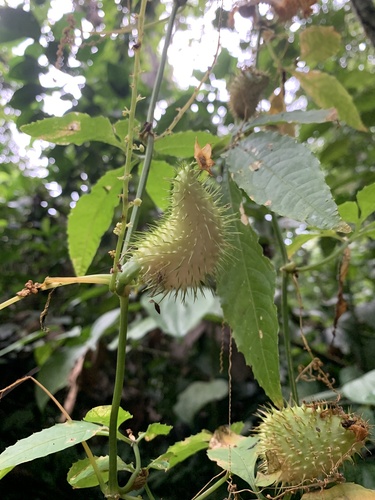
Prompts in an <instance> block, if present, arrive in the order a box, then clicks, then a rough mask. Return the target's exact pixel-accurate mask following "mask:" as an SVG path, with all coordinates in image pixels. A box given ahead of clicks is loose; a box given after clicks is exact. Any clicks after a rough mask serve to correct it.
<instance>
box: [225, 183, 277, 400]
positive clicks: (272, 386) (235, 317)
mask: <svg viewBox="0 0 375 500" xmlns="http://www.w3.org/2000/svg"><path fill="white" fill-rule="evenodd" d="M224 187H225V193H224V194H225V196H224V200H225V201H226V202H227V203H228V204H229V206H230V207H231V210H232V211H233V214H235V216H236V220H235V224H234V225H235V227H234V233H233V237H232V249H231V254H232V255H233V261H232V262H229V263H228V264H227V265H226V266H225V268H224V269H223V271H222V272H221V274H220V276H219V279H218V287H217V291H218V295H219V297H220V300H221V305H222V308H223V311H224V316H225V318H226V320H227V321H228V323H229V325H230V326H231V328H232V329H233V337H234V339H235V342H236V345H237V347H238V350H239V351H241V352H242V353H243V355H244V356H245V360H246V363H247V364H248V365H249V366H251V367H252V369H253V372H254V376H255V378H256V379H257V381H258V383H259V385H260V386H261V387H263V389H264V391H265V392H266V394H267V395H268V396H269V398H270V399H271V400H272V401H273V403H274V404H275V405H276V406H278V407H281V406H282V405H283V398H282V395H281V387H280V373H279V354H278V321H277V314H276V307H275V305H274V303H273V298H274V293H275V278H276V273H275V270H274V268H273V266H272V265H271V263H270V261H269V260H268V259H267V258H266V257H264V256H263V252H262V248H261V246H260V245H259V243H258V238H257V235H256V234H255V232H254V231H253V230H252V228H251V227H250V226H249V225H244V224H243V223H242V222H241V219H240V216H241V214H240V210H241V203H242V194H241V192H240V190H239V189H238V188H237V186H236V185H235V184H234V182H232V181H230V182H229V185H228V183H227V182H226V181H224Z"/></svg>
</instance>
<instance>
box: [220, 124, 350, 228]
mask: <svg viewBox="0 0 375 500" xmlns="http://www.w3.org/2000/svg"><path fill="white" fill-rule="evenodd" d="M228 163H229V170H230V172H231V173H232V174H233V179H234V180H235V182H236V183H237V184H238V186H239V187H241V188H242V189H243V190H244V191H245V192H246V193H247V195H248V196H249V197H250V198H251V199H252V200H254V201H255V202H256V203H259V204H261V205H263V204H264V205H265V206H267V207H269V208H270V209H271V210H273V211H274V212H276V213H278V214H279V215H284V216H287V217H290V218H292V219H296V220H298V221H306V222H307V223H308V224H309V225H310V226H313V227H319V228H321V229H336V230H341V231H343V230H344V231H345V229H346V228H345V225H343V224H342V223H340V219H339V217H338V213H337V207H336V204H335V203H334V201H333V199H332V196H331V194H330V192H329V188H328V186H327V184H326V183H325V180H324V175H323V172H321V170H320V169H319V162H318V161H317V160H316V158H315V156H313V155H312V154H311V153H310V151H309V150H308V149H307V148H306V147H305V146H303V145H302V144H298V143H297V142H296V141H294V140H293V139H291V138H289V137H287V136H280V135H278V134H275V133H273V132H259V133H258V134H253V135H251V136H250V137H248V138H247V139H245V140H244V141H241V142H240V143H239V144H238V145H237V147H235V148H234V149H232V150H231V151H230V153H229V157H228ZM347 230H349V229H346V231H347ZM346 231H345V232H346Z"/></svg>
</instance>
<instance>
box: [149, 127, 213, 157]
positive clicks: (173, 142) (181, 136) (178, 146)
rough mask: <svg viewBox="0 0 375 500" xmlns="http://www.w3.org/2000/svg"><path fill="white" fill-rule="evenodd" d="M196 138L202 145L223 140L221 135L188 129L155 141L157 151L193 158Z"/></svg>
mask: <svg viewBox="0 0 375 500" xmlns="http://www.w3.org/2000/svg"><path fill="white" fill-rule="evenodd" d="M195 139H197V140H198V142H199V145H200V146H201V147H203V146H205V145H206V144H211V146H214V145H215V144H217V143H219V142H220V141H221V138H220V137H217V136H215V135H211V134H209V133H208V132H196V131H194V130H187V131H186V132H177V133H176V134H172V135H167V136H165V137H163V138H162V139H160V140H158V141H156V142H155V146H154V147H155V151H156V152H157V153H159V154H163V155H169V156H176V157H177V158H193V156H194V144H195Z"/></svg>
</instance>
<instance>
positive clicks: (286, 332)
mask: <svg viewBox="0 0 375 500" xmlns="http://www.w3.org/2000/svg"><path fill="white" fill-rule="evenodd" d="M272 227H273V231H274V234H275V237H276V239H277V242H278V245H279V248H280V252H281V257H282V260H283V263H284V266H285V265H287V263H288V254H287V251H286V247H285V244H284V240H283V235H282V233H281V230H280V226H279V223H278V221H277V219H276V215H275V214H273V215H272ZM281 279H282V283H281V317H282V324H283V337H284V348H285V356H286V361H287V366H288V377H289V384H290V389H291V392H292V398H293V401H294V402H295V403H296V404H298V402H299V398H298V392H297V385H296V380H295V376H294V370H293V358H292V343H291V335H290V328H289V311H288V281H289V273H288V272H287V271H285V270H284V271H282V277H281Z"/></svg>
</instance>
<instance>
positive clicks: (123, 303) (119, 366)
mask: <svg viewBox="0 0 375 500" xmlns="http://www.w3.org/2000/svg"><path fill="white" fill-rule="evenodd" d="M119 299H120V311H121V312H120V329H119V342H118V349H117V363H116V379H115V387H114V390H113V398H112V407H111V416H110V421H109V493H110V494H111V495H113V496H114V498H115V495H116V494H117V493H118V491H119V487H118V482H117V418H118V412H119V408H120V403H121V396H122V387H123V381H124V375H125V350H126V337H127V327H128V307H129V297H128V296H125V297H119Z"/></svg>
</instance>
